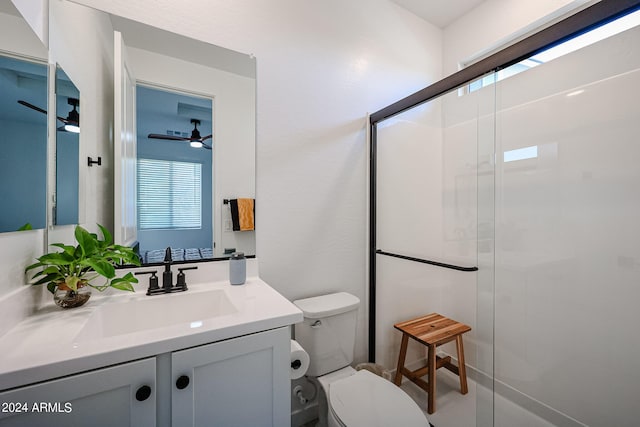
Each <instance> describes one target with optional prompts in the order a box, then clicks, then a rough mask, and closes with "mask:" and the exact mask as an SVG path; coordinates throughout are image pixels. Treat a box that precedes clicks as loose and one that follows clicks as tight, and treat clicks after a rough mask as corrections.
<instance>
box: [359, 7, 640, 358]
mask: <svg viewBox="0 0 640 427" xmlns="http://www.w3.org/2000/svg"><path fill="white" fill-rule="evenodd" d="M638 8H640V0H602V1H600V2H598V3H596V4H594V5H592V6H590V7H587V8H585V9H583V10H581V11H579V12H577V13H575V14H574V15H571V16H569V17H567V18H565V19H563V20H561V21H559V22H557V23H555V24H553V25H551V26H549V27H547V28H545V29H543V30H540V31H539V32H537V33H535V34H533V35H531V36H529V37H527V38H525V39H523V40H521V41H519V42H517V43H515V44H513V45H511V46H508V47H506V48H504V49H502V50H500V51H499V52H496V53H494V54H492V55H490V56H488V57H487V58H485V59H482V60H481V61H479V62H476V63H474V64H472V65H470V66H468V67H466V68H464V69H462V70H460V71H458V72H456V73H454V74H451V75H450V76H448V77H445V78H444V79H442V80H439V81H438V82H436V83H434V84H432V85H430V86H427V87H426V88H424V89H421V90H419V91H417V92H415V93H413V94H411V95H409V96H407V97H405V98H402V99H400V100H399V101H396V102H394V103H393V104H390V105H388V106H386V107H384V108H382V109H381V110H379V111H377V112H375V113H373V114H371V115H370V116H369V135H370V136H369V138H370V147H369V149H370V151H369V312H368V315H369V334H368V350H369V351H368V358H369V362H375V361H376V354H375V347H376V256H377V255H384V256H392V257H396V258H401V259H404V260H408V261H412V262H421V263H426V264H430V265H435V266H438V267H443V268H450V269H455V270H459V271H476V270H477V267H460V266H455V265H451V264H446V263H442V262H437V261H431V260H424V259H420V258H415V257H410V256H406V255H401V254H394V253H389V252H385V251H383V250H381V249H378V247H377V241H376V227H377V223H376V209H377V207H376V204H377V197H376V196H377V185H376V184H377V127H376V126H377V124H378V123H379V122H381V121H383V120H386V119H388V118H390V117H392V116H395V115H397V114H400V113H402V112H404V111H407V110H409V109H411V108H413V107H416V106H418V105H420V104H423V103H425V102H428V101H431V100H433V99H436V98H438V97H440V96H442V95H444V94H446V93H448V92H450V91H452V90H455V89H458V88H460V87H462V86H464V85H465V84H467V83H469V82H471V81H473V80H476V79H478V78H480V77H482V76H484V75H486V74H489V73H492V72H497V71H500V70H502V69H504V68H507V67H509V66H511V65H513V64H516V63H518V62H520V61H522V60H524V59H527V58H529V57H530V56H533V55H535V54H537V53H539V52H541V51H543V50H546V49H548V48H549V47H552V46H554V45H557V44H560V43H563V42H564V41H566V40H569V39H571V38H574V37H576V36H578V35H580V34H583V33H586V32H588V31H590V30H592V29H593V28H596V27H599V26H601V25H604V24H606V23H607V22H610V21H613V20H615V19H618V18H619V17H621V16H624V15H626V14H628V13H630V12H632V11H634V10H635V9H638Z"/></svg>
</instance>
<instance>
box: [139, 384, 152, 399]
mask: <svg viewBox="0 0 640 427" xmlns="http://www.w3.org/2000/svg"><path fill="white" fill-rule="evenodd" d="M149 396H151V387H149V386H148V385H143V386H142V387H140V388H139V389H138V390H137V391H136V400H137V401H138V402H144V401H145V400H147V399H148V398H149Z"/></svg>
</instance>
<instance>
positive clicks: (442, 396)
mask: <svg viewBox="0 0 640 427" xmlns="http://www.w3.org/2000/svg"><path fill="white" fill-rule="evenodd" d="M436 378H437V381H438V384H437V386H436V390H437V391H436V412H435V413H433V414H431V415H429V414H427V393H426V392H425V391H424V390H422V389H421V388H420V387H418V386H417V385H415V384H413V383H412V382H411V381H408V380H406V381H404V382H403V383H402V386H401V388H402V389H403V390H404V391H405V392H406V393H407V394H408V395H409V396H411V398H412V399H413V400H414V401H415V402H416V403H417V404H418V406H419V407H420V409H422V411H423V412H424V413H425V415H426V416H427V418H428V419H429V422H430V423H431V424H433V425H434V426H435V427H490V426H480V425H479V424H478V425H477V424H476V423H477V416H476V415H477V414H476V409H477V400H478V399H486V401H485V402H487V401H488V402H490V399H491V391H490V390H489V389H488V388H486V387H483V386H481V385H478V384H477V383H476V382H475V381H473V380H472V379H470V378H469V379H468V384H469V393H467V394H466V395H462V394H460V380H459V378H458V377H457V376H456V375H454V374H453V373H450V372H449V371H446V370H444V369H442V370H440V371H438V375H437V377H436ZM484 405H485V406H486V407H487V408H489V407H490V403H484ZM495 411H496V412H495V414H494V417H495V418H494V421H495V423H494V427H554V425H553V424H551V423H549V422H548V421H546V420H544V419H542V418H540V417H538V416H537V415H535V414H533V413H531V412H529V411H527V410H526V409H524V408H522V407H520V406H518V405H516V404H515V403H513V402H511V401H510V400H507V399H505V398H504V397H502V396H500V395H498V394H496V395H495Z"/></svg>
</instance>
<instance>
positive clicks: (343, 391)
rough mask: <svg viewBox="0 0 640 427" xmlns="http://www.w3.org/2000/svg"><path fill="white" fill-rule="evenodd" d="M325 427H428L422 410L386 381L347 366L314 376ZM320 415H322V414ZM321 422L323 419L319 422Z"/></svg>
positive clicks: (407, 396)
mask: <svg viewBox="0 0 640 427" xmlns="http://www.w3.org/2000/svg"><path fill="white" fill-rule="evenodd" d="M318 382H319V383H320V385H321V386H322V391H323V393H324V396H323V397H324V399H326V400H325V402H326V405H327V406H326V408H324V402H323V403H322V404H321V406H322V407H321V408H320V409H321V410H322V411H323V412H324V411H325V410H326V411H327V412H326V425H327V426H328V427H365V426H366V427H389V426H394V427H395V426H402V427H428V426H429V422H428V421H427V418H426V416H425V415H424V412H422V410H421V409H420V407H419V406H418V404H417V403H416V402H414V401H413V400H412V399H411V398H410V397H409V395H407V394H406V393H405V392H404V391H402V390H401V389H400V388H398V387H397V386H396V385H394V384H393V383H391V382H390V381H387V380H385V379H384V378H382V377H379V376H377V375H375V374H373V373H371V372H369V371H366V370H362V371H356V370H355V369H353V368H351V367H347V368H343V369H341V370H340V371H338V372H333V373H331V374H327V375H323V376H322V377H320V378H318ZM323 418H324V417H323ZM321 424H324V422H321Z"/></svg>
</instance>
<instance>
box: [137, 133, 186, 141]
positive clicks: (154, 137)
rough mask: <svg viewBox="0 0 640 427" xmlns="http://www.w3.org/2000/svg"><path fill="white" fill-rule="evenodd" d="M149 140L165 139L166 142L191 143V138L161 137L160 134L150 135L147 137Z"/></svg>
mask: <svg viewBox="0 0 640 427" xmlns="http://www.w3.org/2000/svg"><path fill="white" fill-rule="evenodd" d="M147 138H149V139H166V140H168V141H191V138H183V137H181V136H173V135H163V134H161V133H150V134H149V135H147Z"/></svg>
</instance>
